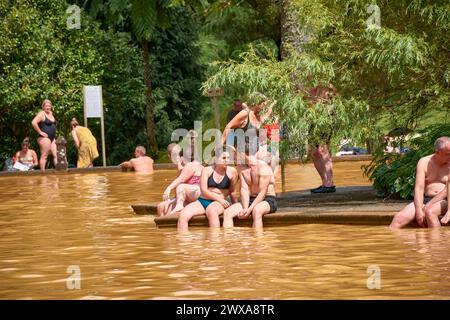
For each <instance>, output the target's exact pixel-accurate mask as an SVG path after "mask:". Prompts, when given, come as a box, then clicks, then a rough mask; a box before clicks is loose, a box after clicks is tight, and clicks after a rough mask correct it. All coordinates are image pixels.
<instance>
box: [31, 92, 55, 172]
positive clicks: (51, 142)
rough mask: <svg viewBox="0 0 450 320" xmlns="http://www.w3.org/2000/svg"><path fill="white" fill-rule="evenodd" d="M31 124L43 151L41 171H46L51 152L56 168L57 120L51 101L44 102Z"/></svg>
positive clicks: (40, 163) (40, 161)
mask: <svg viewBox="0 0 450 320" xmlns="http://www.w3.org/2000/svg"><path fill="white" fill-rule="evenodd" d="M31 124H32V126H33V128H34V130H36V132H37V133H38V134H39V138H38V144H39V148H40V150H41V158H40V159H39V166H40V168H41V170H42V171H44V170H45V164H46V163H47V157H48V153H49V152H51V153H52V155H53V163H54V165H55V166H56V143H55V137H56V119H55V117H54V116H53V112H52V103H51V101H50V100H47V99H46V100H44V101H43V102H42V111H39V113H38V114H37V115H36V116H35V117H34V119H33V121H32V122H31Z"/></svg>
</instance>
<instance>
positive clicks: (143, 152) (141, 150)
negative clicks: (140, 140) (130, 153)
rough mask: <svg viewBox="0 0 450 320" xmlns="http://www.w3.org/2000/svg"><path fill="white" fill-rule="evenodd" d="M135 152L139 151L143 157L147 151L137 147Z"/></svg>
mask: <svg viewBox="0 0 450 320" xmlns="http://www.w3.org/2000/svg"><path fill="white" fill-rule="evenodd" d="M136 151H139V152H140V153H141V154H143V155H145V154H146V153H147V150H145V147H143V146H137V147H136Z"/></svg>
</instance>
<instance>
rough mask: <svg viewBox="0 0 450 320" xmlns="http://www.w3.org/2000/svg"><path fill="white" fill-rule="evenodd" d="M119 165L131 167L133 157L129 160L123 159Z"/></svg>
mask: <svg viewBox="0 0 450 320" xmlns="http://www.w3.org/2000/svg"><path fill="white" fill-rule="evenodd" d="M119 166H121V167H122V168H128V169H129V168H133V159H131V160H130V161H124V162H122V163H121V164H119Z"/></svg>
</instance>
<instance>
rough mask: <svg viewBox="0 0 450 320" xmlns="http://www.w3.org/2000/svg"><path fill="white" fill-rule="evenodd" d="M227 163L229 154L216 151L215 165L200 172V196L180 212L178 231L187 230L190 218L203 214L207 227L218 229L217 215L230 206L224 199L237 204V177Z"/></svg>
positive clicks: (224, 150)
mask: <svg viewBox="0 0 450 320" xmlns="http://www.w3.org/2000/svg"><path fill="white" fill-rule="evenodd" d="M229 162H230V152H228V151H227V150H226V149H219V150H216V152H215V164H214V165H213V166H209V167H206V168H204V169H203V171H202V175H201V178H200V191H201V196H200V197H199V198H198V200H197V201H195V202H193V203H190V204H188V205H187V206H186V207H184V209H183V210H182V211H181V212H180V216H179V218H178V230H179V231H186V230H188V226H189V221H190V220H191V219H192V217H194V216H199V215H204V214H205V213H206V216H207V218H208V221H209V226H210V227H212V228H220V220H219V215H221V214H222V213H223V212H224V210H225V209H226V208H228V207H229V206H230V203H229V202H228V201H227V200H226V198H227V197H228V196H230V198H231V202H232V203H236V202H237V198H236V195H235V193H234V192H235V188H236V184H237V181H238V178H239V177H238V173H237V170H236V169H235V168H233V167H230V166H228V163H229ZM217 181H219V182H217Z"/></svg>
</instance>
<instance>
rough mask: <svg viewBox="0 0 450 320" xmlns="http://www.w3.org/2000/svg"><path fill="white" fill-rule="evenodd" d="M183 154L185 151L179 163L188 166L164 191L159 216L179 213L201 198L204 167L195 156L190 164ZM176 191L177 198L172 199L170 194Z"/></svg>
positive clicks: (183, 168) (181, 154) (158, 209)
mask: <svg viewBox="0 0 450 320" xmlns="http://www.w3.org/2000/svg"><path fill="white" fill-rule="evenodd" d="M182 152H183V151H182V150H181V152H180V160H179V162H180V163H181V162H184V163H186V164H185V165H184V166H183V167H182V169H181V172H180V174H179V175H178V176H177V177H176V178H175V179H174V180H173V181H172V183H171V184H170V185H169V186H168V187H167V188H166V190H165V191H164V194H163V200H164V201H162V202H161V203H159V204H158V206H157V212H158V215H159V216H165V215H167V214H172V213H175V212H178V211H180V210H182V209H183V208H184V206H186V205H187V204H188V203H191V202H194V201H196V200H197V199H198V197H199V196H200V177H201V174H202V170H203V166H202V164H201V163H200V162H198V161H196V160H195V158H194V156H193V154H192V155H191V159H190V160H191V161H190V162H188V161H187V160H185V158H184V157H183V153H182ZM181 159H183V160H181ZM174 189H175V193H176V197H175V198H173V199H170V193H171V191H172V190H174Z"/></svg>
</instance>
